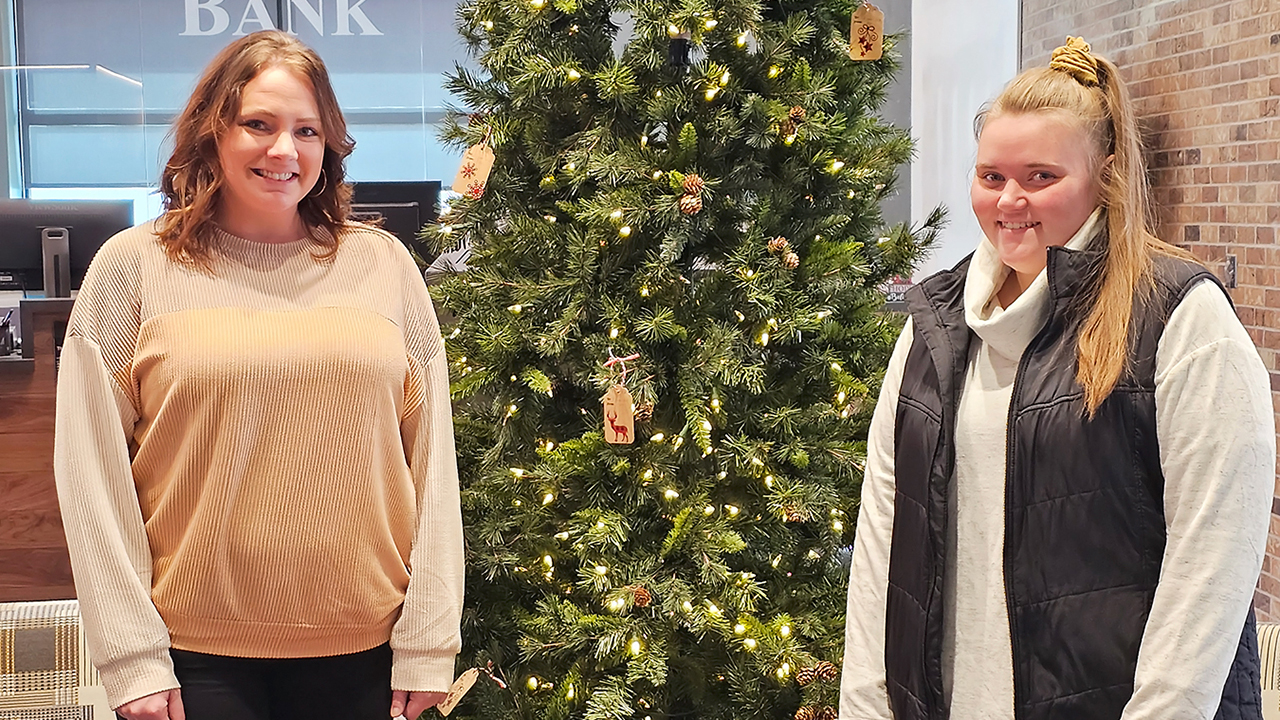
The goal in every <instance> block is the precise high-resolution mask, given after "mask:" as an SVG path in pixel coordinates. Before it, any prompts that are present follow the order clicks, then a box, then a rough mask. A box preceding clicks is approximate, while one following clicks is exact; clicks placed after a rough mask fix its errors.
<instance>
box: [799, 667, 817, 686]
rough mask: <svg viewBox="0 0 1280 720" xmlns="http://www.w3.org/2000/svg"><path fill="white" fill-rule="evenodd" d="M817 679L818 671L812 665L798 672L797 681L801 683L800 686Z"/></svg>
mask: <svg viewBox="0 0 1280 720" xmlns="http://www.w3.org/2000/svg"><path fill="white" fill-rule="evenodd" d="M817 679H818V671H817V670H814V669H813V668H811V667H807V668H801V669H800V672H798V673H796V682H798V683H800V687H804V686H805V685H808V684H809V683H811V682H813V681H814V680H817Z"/></svg>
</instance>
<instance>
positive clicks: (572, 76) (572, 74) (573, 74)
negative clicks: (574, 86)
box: [568, 68, 582, 82]
mask: <svg viewBox="0 0 1280 720" xmlns="http://www.w3.org/2000/svg"><path fill="white" fill-rule="evenodd" d="M568 76H569V80H571V81H573V82H577V81H579V80H581V79H582V73H580V72H578V71H577V70H574V69H573V68H570V69H569V72H568Z"/></svg>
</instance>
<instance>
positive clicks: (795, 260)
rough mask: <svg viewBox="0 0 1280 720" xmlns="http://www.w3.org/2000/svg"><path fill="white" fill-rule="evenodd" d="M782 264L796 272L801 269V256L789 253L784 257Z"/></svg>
mask: <svg viewBox="0 0 1280 720" xmlns="http://www.w3.org/2000/svg"><path fill="white" fill-rule="evenodd" d="M782 264H783V266H784V267H786V268H787V269H788V270H795V269H796V268H798V267H800V256H799V255H797V254H795V253H793V252H789V253H787V254H786V255H783V256H782Z"/></svg>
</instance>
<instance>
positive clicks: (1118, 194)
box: [977, 38, 1194, 417]
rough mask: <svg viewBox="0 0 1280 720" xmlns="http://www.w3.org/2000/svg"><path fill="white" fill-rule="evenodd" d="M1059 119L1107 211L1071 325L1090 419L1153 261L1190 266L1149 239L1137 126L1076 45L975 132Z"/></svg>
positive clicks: (1112, 378)
mask: <svg viewBox="0 0 1280 720" xmlns="http://www.w3.org/2000/svg"><path fill="white" fill-rule="evenodd" d="M1043 112H1060V113H1062V114H1063V116H1064V117H1066V118H1069V119H1073V120H1074V121H1075V122H1079V123H1080V124H1081V125H1082V127H1083V128H1084V130H1085V131H1086V133H1087V134H1088V136H1089V137H1090V139H1091V140H1092V142H1093V146H1094V149H1095V158H1094V169H1093V171H1094V173H1095V178H1097V181H1098V187H1099V188H1100V191H1099V203H1100V204H1101V205H1103V206H1104V207H1105V208H1106V209H1107V237H1106V244H1105V246H1103V247H1102V248H1101V250H1102V252H1103V257H1104V260H1103V262H1102V263H1101V264H1100V265H1099V268H1098V270H1097V275H1096V277H1094V278H1092V282H1090V283H1089V284H1088V285H1089V295H1088V296H1087V297H1085V298H1082V302H1081V303H1080V304H1079V305H1078V307H1082V308H1084V309H1085V315H1084V318H1083V319H1082V320H1081V322H1080V325H1079V336H1078V340H1077V349H1076V365H1077V367H1076V379H1077V381H1078V382H1079V383H1080V385H1081V386H1082V387H1083V388H1084V399H1085V409H1086V411H1087V412H1088V414H1089V416H1090V417H1093V416H1094V414H1095V413H1096V412H1097V410H1098V408H1099V407H1100V406H1101V405H1102V403H1103V401H1104V400H1106V399H1107V397H1109V396H1110V395H1111V391H1112V390H1114V389H1115V386H1116V383H1118V382H1119V381H1120V378H1121V376H1122V375H1123V374H1124V372H1125V370H1126V368H1127V364H1128V359H1129V325H1130V323H1131V321H1132V316H1133V307H1134V301H1135V300H1138V301H1144V300H1146V299H1147V297H1148V296H1149V295H1150V293H1151V291H1152V289H1153V288H1154V287H1155V283H1154V279H1153V273H1152V267H1153V262H1152V258H1153V257H1154V256H1155V255H1156V254H1162V255H1170V256H1174V257H1178V258H1183V259H1187V260H1194V258H1192V257H1191V255H1190V254H1189V253H1187V252H1185V251H1183V250H1181V249H1180V248H1177V247H1175V246H1173V245H1170V244H1168V243H1165V242H1163V241H1161V240H1160V239H1159V238H1157V237H1156V236H1155V233H1154V232H1153V231H1152V229H1153V227H1154V218H1153V216H1152V205H1151V200H1150V188H1149V186H1148V184H1147V174H1146V163H1145V161H1144V160H1143V156H1142V141H1141V137H1140V135H1139V133H1138V123H1137V118H1136V116H1135V114H1134V111H1133V101H1132V100H1131V99H1130V97H1129V92H1128V89H1127V88H1126V87H1125V85H1124V82H1123V81H1122V80H1121V79H1120V75H1119V73H1118V71H1117V69H1116V66H1115V65H1114V64H1113V63H1111V61H1109V60H1107V59H1106V58H1103V57H1100V56H1098V55H1094V54H1093V53H1092V51H1091V50H1090V48H1089V45H1088V43H1085V42H1084V41H1083V40H1080V39H1079V38H1067V44H1066V45H1064V46H1063V47H1061V48H1059V49H1058V50H1057V51H1055V52H1054V59H1053V61H1052V62H1051V64H1050V66H1049V67H1042V68H1032V69H1030V70H1027V71H1025V72H1023V73H1022V74H1021V75H1019V76H1018V77H1017V78H1014V80H1013V81H1012V82H1011V83H1009V85H1008V86H1007V87H1006V88H1005V89H1004V91H1003V92H1001V93H1000V96H999V97H997V98H996V100H995V101H994V102H993V103H992V104H991V107H990V108H988V109H987V110H985V111H984V112H983V113H981V114H980V115H979V117H978V123H977V127H978V128H979V133H981V127H982V125H983V124H984V123H985V122H986V121H987V120H989V119H990V118H992V117H996V116H998V115H1004V114H1021V113H1043Z"/></svg>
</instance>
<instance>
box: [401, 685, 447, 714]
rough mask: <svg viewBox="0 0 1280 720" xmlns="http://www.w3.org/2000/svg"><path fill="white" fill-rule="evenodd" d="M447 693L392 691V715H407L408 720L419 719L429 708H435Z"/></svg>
mask: <svg viewBox="0 0 1280 720" xmlns="http://www.w3.org/2000/svg"><path fill="white" fill-rule="evenodd" d="M446 694H447V693H442V692H405V691H404V690H392V691H391V717H400V716H401V715H403V716H405V718H407V720H417V719H418V716H419V715H421V714H422V713H423V711H424V710H426V709H427V708H433V707H435V706H436V705H439V704H440V702H441V701H442V700H444V698H445V695H446Z"/></svg>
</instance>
